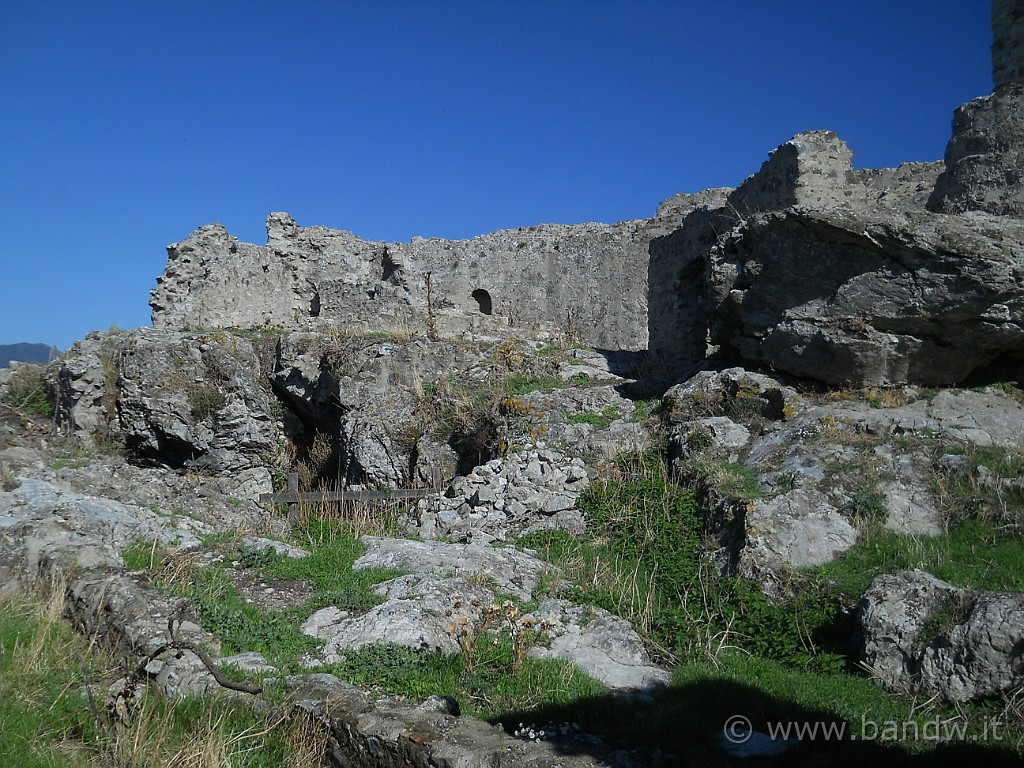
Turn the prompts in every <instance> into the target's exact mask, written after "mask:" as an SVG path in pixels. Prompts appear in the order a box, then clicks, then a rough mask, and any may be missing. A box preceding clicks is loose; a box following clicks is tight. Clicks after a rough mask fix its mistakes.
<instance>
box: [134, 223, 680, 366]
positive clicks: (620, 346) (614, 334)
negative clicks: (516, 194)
mask: <svg viewBox="0 0 1024 768" xmlns="http://www.w3.org/2000/svg"><path fill="white" fill-rule="evenodd" d="M687 210H688V209H687V206H686V205H681V206H679V210H675V211H673V214H672V215H670V216H666V217H662V218H655V219H647V220H638V221H628V222H622V223H619V224H610V225H609V224H578V225H573V226H561V225H543V226H537V227H527V228H522V229H517V230H505V231H501V232H495V233H492V234H488V235H483V236H481V237H477V238H474V239H472V240H440V239H423V238H414V239H413V240H412V241H411V242H409V243H375V242H368V241H365V240H362V239H360V238H358V237H355V236H354V235H352V234H351V233H349V232H345V231H342V230H331V229H326V228H324V227H308V228H304V227H300V226H298V225H297V224H296V223H295V221H294V220H293V219H292V218H291V217H290V216H288V215H287V214H271V216H270V217H269V219H268V222H267V232H268V238H267V245H266V246H256V245H252V244H247V243H239V242H238V241H237V240H236V239H235V238H233V237H231V236H230V235H229V234H228V233H227V232H226V230H224V228H223V227H222V226H220V225H216V224H215V225H207V226H206V227H203V228H201V229H200V230H197V231H196V232H195V233H193V234H192V235H191V236H190V237H189V238H188V239H187V240H185V241H183V242H181V243H176V244H173V245H171V246H169V247H168V267H167V271H166V273H165V274H164V276H163V277H162V278H160V281H159V285H158V286H157V287H156V289H155V290H154V291H153V293H152V300H151V306H152V308H153V323H154V325H155V326H157V327H171V328H180V327H206V328H209V327H239V328H252V327H259V326H285V327H295V326H302V325H309V326H317V325H335V326H337V325H340V326H342V327H344V328H345V329H347V330H353V331H399V332H410V333H414V334H425V333H426V334H436V335H439V336H448V337H451V336H458V335H460V334H464V333H467V332H470V333H474V334H483V335H492V334H493V335H496V334H504V333H514V334H522V335H524V336H529V337H534V338H568V339H573V340H576V341H580V342H583V343H586V344H588V345H591V346H594V347H598V348H604V349H614V350H641V349H646V348H647V344H648V304H647V285H648V271H649V268H650V261H651V255H650V244H651V241H652V240H653V239H655V238H657V237H660V236H663V235H665V234H667V233H668V232H670V231H671V230H672V229H674V228H675V227H677V226H678V224H679V223H680V221H681V219H682V215H683V214H684V213H685V212H686V211H687ZM665 269H667V270H670V271H671V269H672V267H671V265H666V266H665ZM693 290H694V291H697V290H698V287H697V286H694V288H693Z"/></svg>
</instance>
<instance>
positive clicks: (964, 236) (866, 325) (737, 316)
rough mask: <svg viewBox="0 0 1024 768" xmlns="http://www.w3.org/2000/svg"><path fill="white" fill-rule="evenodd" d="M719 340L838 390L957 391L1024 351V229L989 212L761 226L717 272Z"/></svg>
mask: <svg viewBox="0 0 1024 768" xmlns="http://www.w3.org/2000/svg"><path fill="white" fill-rule="evenodd" d="M709 264H710V269H711V272H712V274H711V276H710V278H709V283H708V287H707V292H708V293H707V298H708V301H709V303H710V304H711V306H712V310H711V314H712V317H711V320H710V328H711V338H712V341H714V342H715V343H718V344H720V345H722V346H723V347H725V348H726V349H728V350H731V352H732V353H733V354H738V356H739V357H741V358H742V359H743V360H745V361H748V362H751V363H756V364H764V365H770V366H771V367H772V368H773V370H775V371H779V372H785V373H789V374H793V375H796V376H800V377H805V378H810V379H817V380H819V381H823V382H826V383H828V384H834V385H853V386H874V385H898V384H904V383H907V382H914V383H918V384H927V385H944V384H952V383H956V382H959V381H963V380H964V379H965V378H966V377H967V376H969V375H970V374H971V373H972V372H974V371H977V370H979V369H983V368H985V367H986V366H990V365H992V364H996V363H1000V364H1004V365H1010V366H1011V367H1015V366H1017V365H1019V364H1020V361H1021V349H1022V344H1024V293H1022V291H1021V290H1020V273H1021V269H1022V266H1024V225H1022V224H1021V222H1018V221H1013V220H1007V219H1005V218H999V217H996V216H992V215H991V214H987V213H981V212H970V213H965V214H963V215H960V216H935V215H932V214H928V213H925V212H909V211H908V212H903V213H893V212H887V211H884V210H882V209H868V208H863V207H861V208H852V207H851V208H829V209H815V210H810V209H789V210H785V211H779V212H770V213H759V214H754V215H751V216H750V217H748V218H747V219H746V221H745V222H744V224H743V227H742V231H734V235H733V236H732V237H731V238H727V239H726V240H725V241H723V245H722V246H720V247H719V249H718V252H717V253H715V254H712V255H711V259H710V261H709Z"/></svg>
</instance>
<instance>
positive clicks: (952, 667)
mask: <svg viewBox="0 0 1024 768" xmlns="http://www.w3.org/2000/svg"><path fill="white" fill-rule="evenodd" d="M858 621H859V624H860V629H861V633H862V639H861V646H860V655H861V658H862V659H863V661H864V663H865V664H866V665H867V666H868V667H869V668H870V669H871V670H872V673H873V674H874V675H875V676H877V677H878V678H879V679H880V680H881V681H882V682H883V683H885V684H886V685H887V686H888V687H890V688H893V689H895V690H899V691H905V692H908V693H912V694H915V695H924V696H938V697H940V698H941V699H944V700H946V701H956V702H967V701H975V700H978V699H982V698H988V697H992V696H997V695H999V694H1003V693H1007V692H1009V691H1011V690H1014V689H1016V688H1018V687H1019V686H1020V685H1021V684H1022V683H1024V664H1022V660H1021V655H1020V648H1021V645H1022V643H1024V595H1021V594H1016V593H996V592H972V591H970V590H965V589H960V588H957V587H955V586H953V585H952V584H949V583H947V582H944V581H941V580H939V579H936V578H935V577H934V576H931V575H930V574H927V573H925V572H923V571H903V572H901V573H896V574H885V575H883V576H879V577H878V578H876V579H875V580H874V581H873V582H872V584H871V588H870V589H868V591H867V592H866V593H865V594H864V597H863V598H862V599H861V602H860V608H859V616H858Z"/></svg>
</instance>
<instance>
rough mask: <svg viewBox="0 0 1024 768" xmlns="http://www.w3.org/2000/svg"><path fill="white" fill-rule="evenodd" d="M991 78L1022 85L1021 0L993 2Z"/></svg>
mask: <svg viewBox="0 0 1024 768" xmlns="http://www.w3.org/2000/svg"><path fill="white" fill-rule="evenodd" d="M992 80H993V82H994V84H995V87H996V88H997V89H998V88H1002V87H1003V86H1004V85H1012V84H1014V83H1017V84H1024V0H993V1H992Z"/></svg>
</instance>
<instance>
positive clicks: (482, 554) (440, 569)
mask: <svg viewBox="0 0 1024 768" xmlns="http://www.w3.org/2000/svg"><path fill="white" fill-rule="evenodd" d="M362 542H363V543H364V544H365V545H366V547H367V549H366V552H364V553H363V554H362V555H361V556H360V557H359V559H358V560H356V562H355V564H354V565H353V568H357V569H358V568H394V569H396V570H399V571H411V572H413V573H419V574H428V573H429V574H434V575H438V576H448V575H451V576H460V577H464V578H468V579H474V578H477V579H482V580H483V581H485V582H486V583H488V584H491V585H493V587H494V588H495V589H497V590H498V591H499V592H504V593H509V594H512V595H515V596H516V597H517V598H519V599H520V600H529V599H531V598H532V596H533V591H534V590H535V589H536V588H537V585H538V584H539V583H540V581H541V579H543V578H544V577H545V576H548V575H551V574H552V573H553V567H552V566H551V565H549V564H548V563H546V562H545V561H543V560H540V559H538V558H536V557H534V556H532V555H529V554H527V553H525V552H521V551H520V550H518V549H512V548H509V547H506V548H501V549H496V548H494V547H485V546H481V545H479V544H450V543H443V542H438V541H413V540H411V539H382V538H379V537H377V536H363V538H362Z"/></svg>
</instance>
